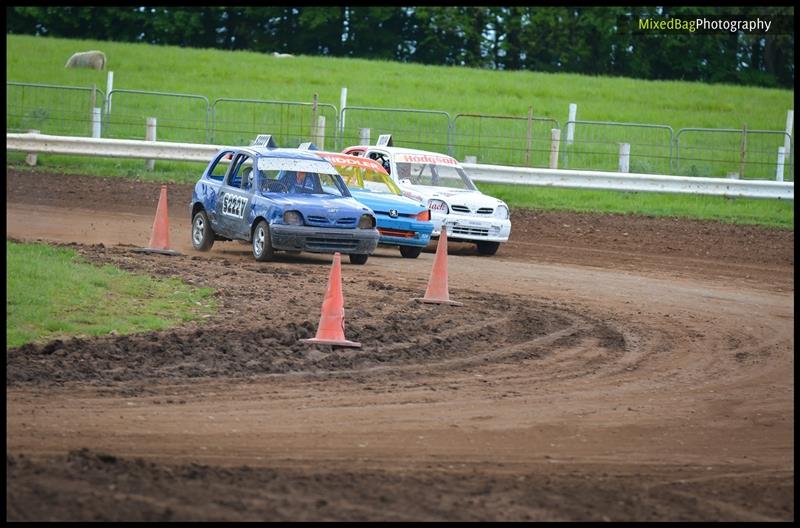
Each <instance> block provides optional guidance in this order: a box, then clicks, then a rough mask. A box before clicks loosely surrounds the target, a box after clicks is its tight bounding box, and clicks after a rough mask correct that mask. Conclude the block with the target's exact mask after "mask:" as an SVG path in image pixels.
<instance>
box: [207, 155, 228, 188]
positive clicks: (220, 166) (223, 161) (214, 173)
mask: <svg viewBox="0 0 800 528" xmlns="http://www.w3.org/2000/svg"><path fill="white" fill-rule="evenodd" d="M232 158H233V152H232V151H226V152H223V153H222V154H220V155H219V156H217V159H216V160H215V161H214V166H213V167H211V170H210V171H208V177H209V178H211V179H212V180H216V181H218V182H221V181H222V180H223V179H224V178H225V173H226V172H228V167H229V166H230V160H231V159H232Z"/></svg>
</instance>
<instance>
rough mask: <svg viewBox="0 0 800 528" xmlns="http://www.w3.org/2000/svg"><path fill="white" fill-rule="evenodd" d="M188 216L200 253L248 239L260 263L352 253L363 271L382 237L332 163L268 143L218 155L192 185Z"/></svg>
mask: <svg viewBox="0 0 800 528" xmlns="http://www.w3.org/2000/svg"><path fill="white" fill-rule="evenodd" d="M190 211H191V218H192V246H193V247H194V248H195V249H197V250H199V251H208V250H209V249H211V246H213V245H214V241H215V240H244V241H248V242H251V243H252V248H253V256H254V257H255V259H256V260H258V261H266V260H271V259H272V258H273V256H274V253H275V251H276V250H283V251H288V252H292V253H298V252H301V251H308V252H311V253H335V252H340V253H347V254H348V255H350V262H351V263H353V264H364V263H366V262H367V258H368V257H369V255H370V254H371V253H372V252H373V251H375V248H376V247H377V245H378V239H379V238H380V233H378V230H377V229H376V219H375V215H374V213H373V212H372V211H371V210H370V209H369V208H367V207H365V206H364V205H363V204H361V203H359V202H357V201H356V200H355V199H354V198H353V197H352V196H351V194H350V191H349V190H348V189H347V185H345V183H344V181H343V180H342V177H341V176H340V175H339V174H338V173H337V172H336V169H335V168H334V167H333V165H331V163H330V162H328V161H326V160H324V159H322V158H320V157H319V156H317V155H315V154H313V153H311V152H307V151H306V152H304V151H300V150H298V149H279V148H276V146H275V143H274V142H273V141H272V137H271V136H259V138H258V139H257V140H256V141H255V142H254V144H253V145H251V146H249V147H226V148H223V149H222V150H220V151H219V152H218V153H217V155H216V156H214V158H213V159H212V160H211V162H210V163H209V164H208V167H207V168H206V170H205V171H204V172H203V175H202V176H201V177H200V179H199V180H198V181H197V183H196V184H195V188H194V192H193V193H192V201H191V203H190Z"/></svg>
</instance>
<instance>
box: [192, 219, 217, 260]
mask: <svg viewBox="0 0 800 528" xmlns="http://www.w3.org/2000/svg"><path fill="white" fill-rule="evenodd" d="M213 245H214V230H212V229H211V224H210V223H209V222H208V215H207V214H206V212H205V210H203V209H200V210H199V211H197V213H196V214H195V215H194V218H192V247H193V248H195V249H196V250H197V251H208V250H209V249H211V246H213Z"/></svg>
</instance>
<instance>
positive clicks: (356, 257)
mask: <svg viewBox="0 0 800 528" xmlns="http://www.w3.org/2000/svg"><path fill="white" fill-rule="evenodd" d="M368 258H369V255H364V254H356V253H350V264H366V263H367V259H368Z"/></svg>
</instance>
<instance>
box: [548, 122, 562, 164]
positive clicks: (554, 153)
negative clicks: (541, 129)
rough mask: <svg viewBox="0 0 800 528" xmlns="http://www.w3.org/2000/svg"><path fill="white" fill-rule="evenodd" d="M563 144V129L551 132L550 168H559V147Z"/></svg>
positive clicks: (554, 129)
mask: <svg viewBox="0 0 800 528" xmlns="http://www.w3.org/2000/svg"><path fill="white" fill-rule="evenodd" d="M559 143H561V129H560V128H553V129H551V130H550V168H551V169H557V168H558V146H559Z"/></svg>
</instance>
